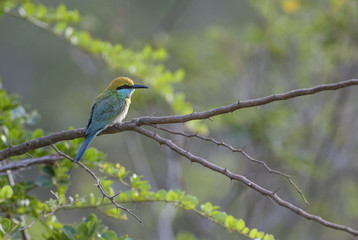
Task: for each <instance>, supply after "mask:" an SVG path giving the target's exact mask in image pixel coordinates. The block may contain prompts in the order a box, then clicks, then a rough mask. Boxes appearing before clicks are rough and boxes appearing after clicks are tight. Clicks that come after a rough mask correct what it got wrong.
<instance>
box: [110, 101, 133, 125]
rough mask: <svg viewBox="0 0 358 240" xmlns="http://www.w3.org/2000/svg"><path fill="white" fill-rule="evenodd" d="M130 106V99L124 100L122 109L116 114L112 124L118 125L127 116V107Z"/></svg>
mask: <svg viewBox="0 0 358 240" xmlns="http://www.w3.org/2000/svg"><path fill="white" fill-rule="evenodd" d="M130 104H131V99H130V98H126V100H125V104H124V108H123V109H121V110H120V111H119V113H118V116H117V117H116V118H115V119H114V120H113V123H120V122H122V121H123V119H124V118H125V117H126V116H127V113H128V108H129V105H130Z"/></svg>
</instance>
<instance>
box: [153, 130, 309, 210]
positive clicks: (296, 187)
mask: <svg viewBox="0 0 358 240" xmlns="http://www.w3.org/2000/svg"><path fill="white" fill-rule="evenodd" d="M152 127H154V128H157V129H160V130H162V131H165V132H168V133H170V134H174V135H180V136H184V137H186V138H194V137H196V138H199V139H201V140H204V141H208V142H212V143H214V144H216V145H217V146H223V147H225V148H227V149H229V150H230V151H232V152H238V153H241V154H242V155H243V156H244V157H246V158H247V159H248V160H250V161H252V162H255V163H258V164H260V165H262V166H263V167H264V168H265V169H266V170H267V171H268V172H269V173H273V174H277V175H279V176H282V177H284V178H286V179H287V180H288V182H289V183H290V184H291V185H292V186H293V187H294V188H295V190H296V191H297V192H298V194H300V196H301V198H302V199H303V201H304V202H305V203H306V204H307V205H310V204H309V202H308V201H307V199H306V197H305V195H304V194H303V192H302V190H301V189H300V188H299V187H298V186H297V184H296V183H295V182H294V181H293V180H292V177H291V176H290V175H288V174H286V173H283V172H280V171H278V170H275V169H272V168H270V167H269V166H268V165H267V164H266V163H265V162H264V161H261V160H258V159H256V158H253V157H251V156H250V155H249V154H248V153H247V152H245V151H244V148H241V149H238V148H234V147H233V146H231V145H229V144H227V143H225V142H224V141H222V140H221V141H218V140H216V139H215V138H210V137H205V136H202V135H200V134H198V133H185V132H180V131H175V130H172V129H168V128H165V127H162V126H158V125H152Z"/></svg>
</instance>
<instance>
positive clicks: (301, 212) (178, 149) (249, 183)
mask: <svg viewBox="0 0 358 240" xmlns="http://www.w3.org/2000/svg"><path fill="white" fill-rule="evenodd" d="M133 130H134V131H136V132H138V133H141V134H143V135H144V136H147V137H149V138H152V139H153V140H155V141H157V142H158V143H159V144H160V145H165V146H167V147H169V148H170V149H172V150H173V151H174V152H176V153H178V154H179V155H181V156H183V157H185V158H187V159H189V160H190V161H192V162H196V163H198V164H200V165H202V166H204V167H206V168H209V169H210V170H212V171H215V172H218V173H221V174H223V175H225V176H227V177H228V178H229V179H232V180H237V181H239V182H241V183H243V184H244V185H246V186H247V187H250V188H252V189H254V190H255V191H257V192H259V193H261V194H262V195H264V196H266V197H268V198H269V199H271V200H273V201H274V202H276V203H277V204H278V205H280V206H282V207H285V208H287V209H289V210H291V211H292V212H294V213H296V214H298V215H301V216H303V217H304V218H306V219H308V220H313V221H315V222H317V223H320V224H322V225H324V226H326V227H329V228H333V229H337V230H341V231H345V232H348V233H350V234H353V235H354V236H358V230H355V229H352V228H350V227H347V226H344V225H340V224H336V223H333V222H330V221H327V220H325V219H323V218H322V217H320V216H317V215H313V214H310V213H308V212H306V211H304V210H303V209H302V208H300V207H297V206H295V205H294V204H292V203H290V202H287V201H285V200H283V199H282V198H280V197H279V196H278V195H277V191H271V190H268V189H266V188H264V187H262V186H260V185H258V184H257V183H255V182H253V181H251V180H249V179H248V178H246V177H244V176H242V175H239V174H235V173H232V172H230V171H229V170H228V169H226V168H223V167H220V166H218V165H216V164H213V163H211V162H208V161H207V160H205V159H204V158H201V157H198V156H195V155H193V154H191V153H190V152H189V151H186V150H184V149H182V148H181V147H179V146H178V145H176V144H175V143H174V142H173V141H171V140H169V139H166V138H163V137H161V136H159V135H158V134H157V133H155V132H151V131H149V130H146V129H144V128H142V127H140V126H136V127H134V129H133Z"/></svg>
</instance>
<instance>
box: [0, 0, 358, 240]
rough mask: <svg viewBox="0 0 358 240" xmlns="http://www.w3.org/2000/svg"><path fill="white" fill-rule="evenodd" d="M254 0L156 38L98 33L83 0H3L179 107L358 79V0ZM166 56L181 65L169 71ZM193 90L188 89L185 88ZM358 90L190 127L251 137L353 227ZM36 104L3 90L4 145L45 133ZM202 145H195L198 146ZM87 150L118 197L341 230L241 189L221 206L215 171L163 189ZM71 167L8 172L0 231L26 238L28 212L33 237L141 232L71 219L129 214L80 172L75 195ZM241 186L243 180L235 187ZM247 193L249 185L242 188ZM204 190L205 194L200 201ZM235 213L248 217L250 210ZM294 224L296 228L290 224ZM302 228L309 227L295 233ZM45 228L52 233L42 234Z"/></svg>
mask: <svg viewBox="0 0 358 240" xmlns="http://www.w3.org/2000/svg"><path fill="white" fill-rule="evenodd" d="M247 2H248V3H249V10H250V11H249V12H250V13H252V16H251V19H250V22H249V23H245V25H240V24H242V23H240V24H238V23H235V25H225V26H209V27H207V28H205V29H203V30H202V29H200V30H198V29H195V30H194V34H191V35H189V34H187V33H183V31H177V32H175V33H171V34H170V35H165V33H164V34H163V36H164V37H163V36H161V37H162V38H160V37H159V38H158V39H161V41H157V38H155V37H154V38H153V39H152V43H153V44H146V45H144V46H142V47H140V48H135V47H133V46H125V44H122V43H114V42H111V41H105V40H101V39H98V38H97V37H94V35H93V34H92V33H90V32H89V31H86V30H82V29H81V27H80V23H81V22H83V21H87V20H88V18H87V16H83V15H82V14H80V12H79V11H78V10H69V9H68V7H66V5H63V4H60V5H59V6H57V7H49V6H47V5H46V6H45V5H44V4H39V3H37V2H36V1H32V0H6V1H0V15H1V16H2V15H12V16H15V17H17V18H21V19H23V20H25V21H26V22H28V23H31V24H33V25H36V26H38V27H40V28H41V29H43V30H45V31H47V32H48V33H50V35H53V36H56V37H57V38H58V39H60V40H61V41H63V42H66V43H67V44H69V45H70V46H72V47H73V48H76V49H80V50H81V51H82V52H84V53H86V54H89V55H92V56H94V57H96V58H98V59H101V60H102V61H103V62H104V63H105V65H106V67H108V68H110V69H111V70H112V71H113V72H116V73H118V72H120V73H121V74H123V73H124V74H126V75H129V76H133V77H135V78H136V79H140V80H142V81H145V82H146V84H147V85H150V87H151V89H152V90H153V91H154V92H155V94H156V95H157V96H159V97H160V99H161V100H165V102H166V105H167V106H166V107H168V108H170V109H171V110H172V111H173V113H175V114H183V113H189V112H192V111H193V105H192V104H191V103H192V102H195V103H201V104H202V106H199V107H197V105H199V104H196V107H195V108H196V109H198V108H199V109H200V108H201V107H203V108H204V107H205V108H209V107H211V106H218V105H220V104H223V103H227V102H230V103H231V102H233V99H234V101H235V100H236V99H237V98H239V100H241V99H248V98H255V97H258V96H264V95H268V94H271V93H277V92H280V91H284V90H285V91H286V90H288V89H294V88H298V87H307V86H312V85H316V84H321V83H328V82H334V81H337V80H341V79H348V78H356V76H357V74H358V72H357V68H356V65H357V55H356V54H355V53H356V52H357V47H358V37H357V31H356V29H357V26H358V21H357V18H356V16H357V12H358V5H357V3H356V2H355V1H340V0H329V1H326V0H319V1H314V2H313V1H303V0H273V1H262V0H261V1H247ZM242 4H243V3H240V6H241V5H242ZM236 10H239V9H235V11H236ZM210 20H211V19H210ZM143 25H145V24H143ZM145 26H147V25H145ZM163 39H166V40H164V41H163ZM154 46H155V47H154ZM169 57H170V58H169ZM168 62H169V63H170V64H173V63H174V64H173V65H174V66H175V65H176V64H177V65H178V66H180V68H179V69H176V68H173V69H174V70H172V69H169V68H168V67H167V66H168V65H170V64H168ZM184 69H185V70H184ZM186 76H187V77H186ZM183 89H185V93H184V92H181V91H182V90H183ZM353 95H354V94H352V91H351V92H349V91H348V90H347V91H344V92H342V93H340V94H338V93H332V92H331V93H329V94H326V95H323V96H321V95H320V96H314V97H309V98H306V99H305V101H299V100H298V101H287V102H284V103H276V104H272V105H270V106H265V107H262V108H260V109H249V110H243V111H240V114H233V115H229V114H228V115H226V116H221V117H216V118H215V119H214V120H213V121H215V124H213V126H212V125H210V123H209V124H207V123H206V124H203V123H201V122H199V121H195V123H189V124H187V127H189V128H190V129H191V130H194V132H196V131H198V132H201V133H208V126H207V125H209V126H210V128H211V129H210V131H212V132H213V134H214V135H215V134H216V135H218V136H220V137H224V136H225V138H226V139H228V141H229V142H230V141H232V142H235V144H237V145H238V146H244V145H245V146H246V145H247V146H248V148H249V149H250V147H253V149H254V151H255V155H256V156H257V157H259V158H260V159H261V158H263V159H262V160H264V161H267V162H268V163H270V164H272V165H273V166H275V167H279V168H281V169H285V170H287V169H289V171H288V172H289V174H292V176H293V178H294V179H295V180H297V182H298V183H299V185H303V186H302V189H304V192H305V194H307V195H308V196H309V197H308V198H309V201H310V203H311V206H310V209H311V210H312V211H313V212H316V213H318V214H319V215H322V216H324V217H326V218H329V219H334V220H336V219H337V221H341V220H342V219H341V218H344V219H345V220H344V221H345V222H347V224H348V225H350V224H349V223H354V222H356V221H357V213H356V212H357V211H356V210H355V209H356V205H357V199H358V192H357V190H356V182H357V179H356V174H355V172H356V168H357V164H355V163H354V162H353V163H352V162H351V161H350V160H351V159H354V157H355V156H357V150H356V149H357V144H356V143H357V137H356V134H355V135H354V136H353V134H352V132H354V131H352V129H353V127H352V126H354V125H353V124H354V123H353V121H354V120H352V119H355V116H356V114H355V113H356V111H355V105H354V103H355V102H356V101H357V99H356V97H355V96H353ZM348 103H353V104H350V105H349V104H348ZM352 105H353V107H350V106H352ZM26 109H28V107H27V106H25V107H24V106H22V105H20V103H19V100H18V97H16V96H14V95H11V96H9V95H8V94H7V93H6V91H5V90H3V89H0V140H1V141H0V149H3V148H5V147H8V146H11V145H16V144H19V143H23V142H26V140H29V139H33V138H37V137H40V136H43V135H44V134H45V133H44V131H43V130H41V129H35V130H31V131H30V130H28V129H29V128H31V129H33V127H34V126H35V125H34V124H35V123H36V122H38V120H39V115H38V114H37V112H36V111H28V110H26ZM346 116H348V117H346ZM193 124H194V125H193ZM225 141H226V140H225ZM80 143H81V140H80V139H77V140H74V141H71V142H60V143H58V144H56V146H57V147H58V148H59V149H60V150H61V151H62V152H64V153H66V154H68V155H70V156H74V155H75V154H76V151H77V150H78V148H79V145H80ZM196 146H197V145H194V144H193V145H191V146H190V148H191V149H190V150H192V149H195V147H196ZM197 149H198V151H200V152H201V153H204V152H205V154H206V152H208V155H210V156H214V158H215V159H214V161H220V164H225V166H228V167H233V168H235V167H237V171H238V172H239V171H242V172H243V173H244V174H245V175H249V176H250V178H255V180H257V181H259V182H263V183H264V184H270V186H278V187H279V188H280V190H279V193H280V194H281V193H282V194H283V195H288V196H290V197H292V198H295V197H296V195H293V194H294V191H293V190H292V189H291V188H289V190H287V189H286V186H285V185H284V184H282V181H280V180H272V178H271V177H270V181H268V180H267V179H268V177H267V172H264V171H262V170H260V169H258V168H257V167H253V166H252V165H251V164H247V163H246V162H244V161H237V160H238V159H236V158H235V159H233V158H232V157H231V156H230V157H228V156H227V155H225V154H224V153H223V152H222V151H220V153H221V154H222V156H220V158H218V159H216V158H217V155H216V154H217V152H218V150H217V149H214V148H211V149H207V148H205V149H204V147H203V146H202V145H199V147H198V148H197ZM50 153H52V150H50V149H48V148H44V149H37V150H35V151H32V152H30V153H29V154H30V155H31V156H32V157H40V156H45V155H48V154H50ZM155 156H157V155H155ZM27 157H29V156H17V157H12V158H11V159H10V160H11V161H13V160H14V161H18V160H22V159H24V158H27ZM84 159H86V161H85V162H84V163H85V164H86V166H88V167H90V168H92V169H96V170H97V169H99V170H100V171H101V174H102V175H103V176H104V177H102V178H101V183H102V185H103V186H104V187H105V190H106V192H107V193H109V194H112V195H113V194H115V193H117V192H118V191H120V192H121V193H120V194H119V195H118V196H117V197H116V198H115V200H116V201H117V202H118V203H126V204H127V203H131V204H134V203H138V205H139V203H149V204H150V205H152V204H154V203H156V205H158V202H162V203H165V204H167V203H168V204H171V205H174V206H176V207H177V208H179V209H180V213H182V212H185V211H188V212H192V213H195V214H197V215H199V216H200V217H201V218H205V219H208V220H210V221H212V222H214V223H215V224H217V225H219V226H221V227H222V229H225V231H227V232H229V236H232V235H234V234H236V233H239V235H240V236H239V237H244V238H245V237H249V238H252V239H255V238H259V239H272V238H273V237H272V235H269V234H264V233H263V232H260V231H259V230H256V228H255V227H253V228H251V227H250V228H248V227H247V226H246V225H249V226H251V225H257V227H258V225H259V223H257V222H258V220H261V219H263V220H262V222H265V223H267V222H268V221H267V220H266V219H267V218H268V216H269V217H270V219H273V221H269V222H270V223H269V224H267V225H265V226H270V227H271V228H270V230H268V231H272V230H274V231H275V232H277V233H278V232H279V233H280V234H282V236H280V237H281V238H282V237H283V236H284V235H286V236H285V237H283V238H293V239H294V238H297V234H299V235H300V237H302V234H305V235H304V236H306V237H307V236H309V237H312V236H311V234H312V232H314V233H315V234H316V237H317V239H318V235H319V236H321V238H322V239H326V238H338V236H336V235H334V234H332V232H330V231H324V230H322V229H320V228H317V227H315V226H311V224H307V225H308V226H305V224H304V223H303V222H300V220H296V219H293V218H291V219H290V221H283V220H282V217H281V214H275V216H276V217H274V216H271V215H270V214H271V212H269V210H267V208H266V207H262V206H263V204H262V203H261V202H260V200H258V198H255V201H251V199H250V198H249V197H248V199H250V200H248V202H245V200H243V198H235V199H234V200H233V198H232V197H231V199H229V200H227V202H229V203H228V205H229V204H230V206H229V207H228V205H226V207H225V209H229V210H227V211H229V212H230V213H231V214H229V213H226V212H224V211H221V210H220V208H219V207H218V206H216V205H214V204H213V203H210V202H206V201H205V200H204V199H206V198H208V196H211V197H212V199H215V200H211V199H210V201H211V202H220V205H221V202H225V201H226V199H220V198H226V196H227V195H229V196H230V193H228V194H227V195H225V193H224V189H225V188H224V187H223V185H222V182H220V181H219V180H218V179H217V178H214V177H213V178H209V177H208V174H207V172H205V173H203V172H202V171H201V170H197V169H195V170H194V171H192V172H195V173H186V175H185V179H183V180H182V182H183V185H186V187H187V189H190V190H186V191H185V192H184V191H183V190H178V189H167V190H164V189H160V188H159V189H156V190H155V191H153V190H151V186H150V185H149V184H148V183H147V181H145V180H143V179H142V177H141V176H139V175H137V174H134V173H131V172H129V171H128V170H127V169H126V168H125V167H124V166H121V165H119V164H113V163H110V162H107V161H106V155H105V154H103V153H101V152H99V151H98V150H96V149H95V148H90V149H88V150H87V152H86V153H85V156H84ZM239 160H241V159H239ZM158 165H159V164H158ZM160 165H162V163H160ZM193 165H195V164H193ZM70 166H71V163H70V162H69V161H67V160H60V161H57V162H56V164H54V165H41V167H40V172H39V173H38V174H37V173H36V175H38V176H37V177H36V179H34V180H33V181H30V180H29V181H23V182H22V181H16V184H15V185H12V184H11V181H10V180H9V179H7V178H6V176H1V178H0V187H1V188H0V209H1V219H0V221H1V223H0V224H1V227H2V229H3V230H4V231H0V237H1V238H3V237H9V236H12V237H13V238H14V239H19V238H20V232H19V231H20V228H21V224H23V223H22V220H21V219H20V217H22V216H24V217H25V222H26V223H25V224H27V225H28V226H29V224H30V223H31V222H32V221H36V222H35V223H34V224H33V225H31V226H29V229H28V232H29V233H30V234H31V235H33V236H35V237H34V239H38V238H41V237H43V238H46V239H72V238H73V236H83V237H84V236H86V237H87V238H90V237H94V238H96V237H97V236H95V235H94V233H95V232H96V233H100V234H101V235H102V238H103V239H129V237H127V236H126V235H124V236H122V237H119V238H118V237H117V234H118V235H122V234H129V236H131V235H132V232H123V233H117V234H115V233H114V232H112V231H110V230H107V228H106V227H105V226H104V225H105V224H102V222H101V221H100V220H99V219H98V217H99V215H95V214H91V215H89V216H87V218H85V219H84V220H83V221H82V222H81V223H78V224H76V223H73V224H64V223H62V221H61V220H60V219H58V218H57V212H58V211H62V212H66V211H73V210H76V209H88V208H91V209H92V208H95V209H96V210H97V211H99V212H100V213H101V214H105V215H106V216H108V217H111V218H115V219H116V220H118V221H119V224H124V221H126V220H127V218H128V216H127V215H126V214H125V213H124V212H122V211H117V209H116V208H115V207H114V206H113V205H112V204H111V203H110V202H109V200H108V199H105V200H104V202H103V204H102V196H101V195H100V194H99V192H98V190H97V189H96V190H93V189H90V190H88V188H89V187H88V185H91V184H89V183H88V182H85V184H82V182H81V184H82V185H81V188H79V189H75V191H74V192H75V193H74V194H73V195H70V194H69V192H72V191H71V189H69V182H68V181H67V180H66V179H65V175H66V172H67V170H68V169H69V168H70ZM128 168H129V167H128ZM157 168H158V169H159V170H158V172H159V171H162V168H159V167H157ZM193 168H194V167H193ZM235 170H236V169H235ZM342 173H344V174H342ZM155 174H157V172H156V173H155ZM194 181H195V182H197V181H198V182H200V184H201V185H200V187H197V186H196V188H195V187H192V186H193V185H194V184H193V182H194ZM326 186H330V187H328V188H327V187H326ZM231 187H232V189H235V187H236V186H231ZM41 189H42V191H45V192H46V194H45V196H46V197H45V198H42V199H47V200H42V199H41V200H40V199H39V198H38V197H37V196H36V195H35V194H33V192H31V191H32V190H41ZM50 189H51V191H52V193H51V194H49V193H50ZM118 189H120V190H118ZM213 189H214V190H213ZM240 191H241V189H240ZM186 192H190V193H193V194H194V195H196V196H192V195H190V194H187V193H186ZM230 192H231V191H230ZM76 193H77V194H76ZM239 195H240V196H242V195H244V192H243V193H242V192H240V194H239ZM291 195H293V196H291ZM198 199H201V201H202V200H204V201H203V202H202V203H199V200H198ZM256 200H257V201H256ZM201 201H200V202H201ZM230 201H231V202H230ZM253 202H255V204H253ZM268 202H269V201H268ZM149 204H148V205H149ZM232 206H235V209H234V208H233V207H232ZM237 206H239V207H237ZM242 206H244V207H242ZM260 206H261V208H260ZM250 207H251V208H250ZM223 208H224V207H223ZM253 208H255V211H254V209H253ZM276 210H277V208H275V211H276ZM277 211H279V210H277ZM96 213H97V212H96ZM280 213H282V214H283V215H284V214H285V212H280ZM233 215H240V216H241V217H242V218H243V219H239V218H235V217H234V216H233ZM277 216H279V217H277ZM103 222H104V221H103ZM262 222H261V223H262ZM293 225H294V226H296V227H295V228H292V226H293ZM295 229H299V230H296V232H295ZM176 230H177V229H176ZM306 230H307V231H306ZM179 231H180V233H179V234H177V235H176V238H177V239H180V240H194V239H197V238H196V236H195V234H194V233H188V232H187V229H179ZM37 232H40V233H41V234H42V236H39V235H37ZM292 232H293V233H292ZM1 234H2V235H1ZM231 234H232V235H231ZM290 234H296V235H294V236H292V235H290ZM312 235H314V234H312ZM71 236H72V238H71ZM309 237H307V238H309Z"/></svg>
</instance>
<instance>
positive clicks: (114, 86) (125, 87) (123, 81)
mask: <svg viewBox="0 0 358 240" xmlns="http://www.w3.org/2000/svg"><path fill="white" fill-rule="evenodd" d="M136 88H148V87H147V86H143V85H138V84H134V82H133V81H132V80H131V79H130V78H127V77H118V78H115V79H113V80H112V82H111V83H110V84H109V87H108V89H109V90H112V91H117V93H118V94H120V95H121V96H123V97H125V98H129V97H131V95H132V93H133V92H134V90H135V89H136Z"/></svg>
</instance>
